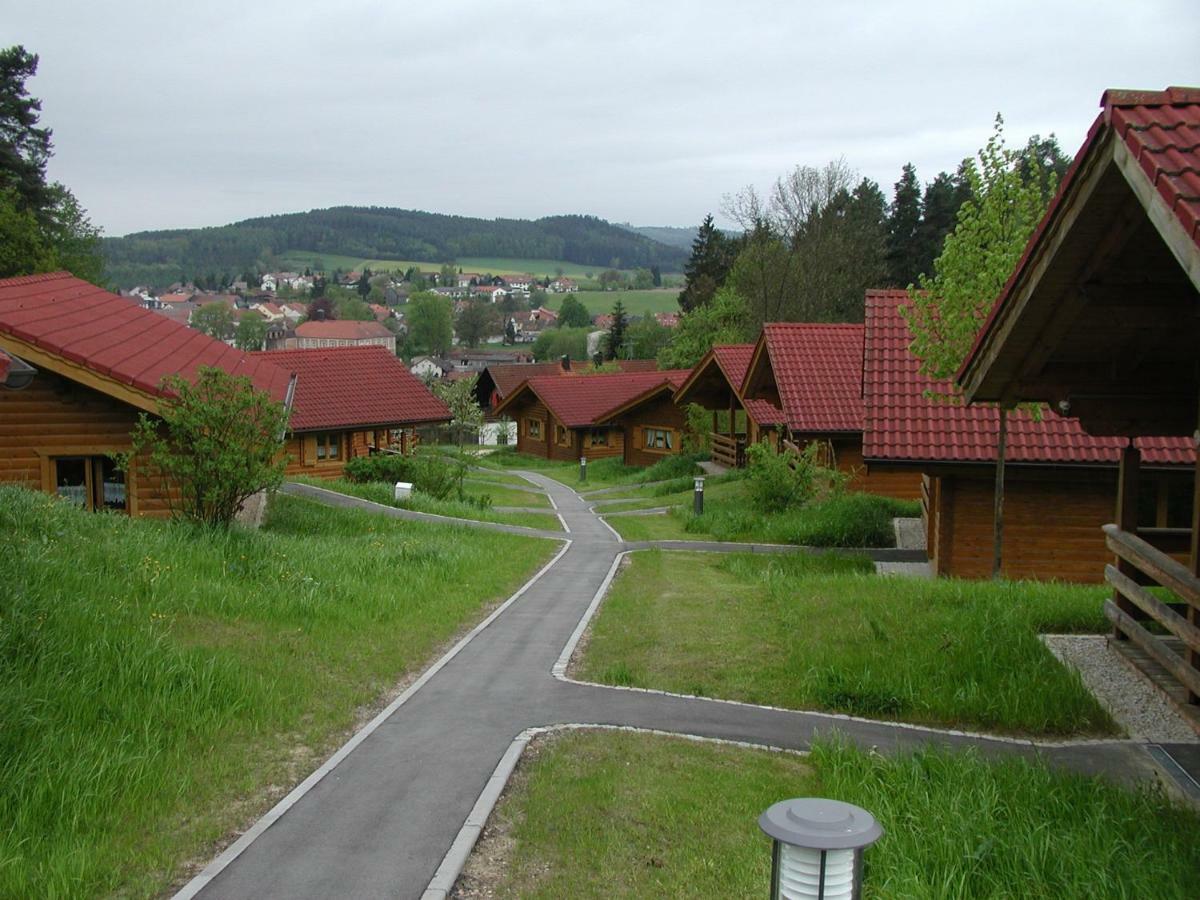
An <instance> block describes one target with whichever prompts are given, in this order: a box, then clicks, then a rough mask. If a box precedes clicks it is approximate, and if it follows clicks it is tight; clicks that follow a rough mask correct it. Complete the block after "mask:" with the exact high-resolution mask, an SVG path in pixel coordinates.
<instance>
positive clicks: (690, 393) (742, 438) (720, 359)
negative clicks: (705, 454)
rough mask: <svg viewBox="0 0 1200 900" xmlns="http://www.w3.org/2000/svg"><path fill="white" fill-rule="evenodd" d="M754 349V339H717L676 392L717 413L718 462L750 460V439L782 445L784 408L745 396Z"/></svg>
mask: <svg viewBox="0 0 1200 900" xmlns="http://www.w3.org/2000/svg"><path fill="white" fill-rule="evenodd" d="M753 355H754V344H718V345H717V346H715V347H713V348H712V349H711V350H709V351H708V352H707V353H706V354H704V357H703V358H702V359H701V360H700V362H698V363H696V366H695V368H693V369H692V371H691V374H689V375H688V377H687V379H686V380H685V381H684V382H683V384H682V385H680V388H679V390H678V392H676V394H675V402H676V403H678V404H679V405H680V406H681V407H683V406H687V405H688V404H691V403H695V404H697V405H699V406H702V407H704V408H705V409H707V410H709V411H710V412H711V413H712V431H711V432H710V433H709V445H710V447H711V448H712V459H713V462H717V463H720V464H721V465H723V466H726V467H728V468H731V469H735V468H737V469H740V468H742V467H743V466H745V465H746V447H747V446H748V445H749V444H755V443H758V442H759V441H762V440H767V441H770V442H771V443H772V444H774V445H775V447H776V449H778V447H779V442H780V439H781V438H782V435H783V430H782V427H781V426H782V424H783V412H782V410H780V409H779V408H778V407H777V406H774V405H773V404H771V403H769V402H768V401H766V400H748V399H745V398H743V397H742V393H741V392H742V384H743V382H745V380H746V370H747V369H749V368H750V359H751V357H752V356H753ZM722 420H723V421H724V425H722Z"/></svg>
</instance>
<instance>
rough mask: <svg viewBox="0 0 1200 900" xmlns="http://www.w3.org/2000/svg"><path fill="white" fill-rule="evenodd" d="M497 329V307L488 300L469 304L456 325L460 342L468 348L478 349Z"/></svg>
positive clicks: (459, 316)
mask: <svg viewBox="0 0 1200 900" xmlns="http://www.w3.org/2000/svg"><path fill="white" fill-rule="evenodd" d="M495 327H496V307H495V306H494V305H493V304H492V303H491V302H489V301H487V300H471V301H470V302H468V303H467V305H466V306H464V307H463V309H462V312H460V313H459V314H458V319H457V320H456V321H455V323H454V330H455V331H456V332H457V333H458V342H459V343H460V344H466V345H467V346H468V347H478V346H479V345H480V344H481V343H482V342H483V340H484V339H485V338H486V337H487V336H488V335H489V334H490V333H492V332H493V331H494V330H495Z"/></svg>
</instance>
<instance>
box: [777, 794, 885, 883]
mask: <svg viewBox="0 0 1200 900" xmlns="http://www.w3.org/2000/svg"><path fill="white" fill-rule="evenodd" d="M758 827H759V828H761V829H762V830H763V831H764V832H765V833H766V834H767V836H768V837H770V838H771V840H772V842H773V843H772V847H771V898H772V900H800V898H805V900H808V898H813V900H858V898H860V897H862V868H863V866H862V857H863V850H865V849H866V848H867V847H869V846H871V844H873V843H875V842H876V841H877V840H879V838H881V837H882V836H883V828H882V827H880V825H879V823H878V822H876V821H875V817H874V816H872V815H871V814H870V813H869V812H867V811H866V810H865V809H861V808H860V807H857V806H854V805H853V804H850V803H842V802H841V801H840V800H822V799H820V798H817V797H803V798H799V799H795V800H783V801H781V802H779V803H776V804H774V805H773V806H772V807H771V808H770V809H768V810H767V811H766V812H764V813H763V814H762V815H761V816H759V819H758Z"/></svg>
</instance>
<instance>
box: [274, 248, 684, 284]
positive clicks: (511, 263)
mask: <svg viewBox="0 0 1200 900" xmlns="http://www.w3.org/2000/svg"><path fill="white" fill-rule="evenodd" d="M279 263H280V265H286V266H288V267H289V268H291V269H294V270H296V271H301V272H302V271H304V268H305V267H306V266H307V267H311V268H314V269H315V268H319V267H320V268H323V269H324V270H325V271H326V272H331V271H333V270H334V269H341V270H342V271H344V272H350V271H361V269H362V267H363V266H367V267H368V268H370V269H371V271H373V272H388V271H396V270H400V271H403V270H405V269H408V268H410V267H411V266H416V267H417V268H419V269H423V270H424V271H426V272H436V271H438V270H439V269H440V268H441V267H442V263H441V262H433V261H430V260H412V259H364V258H363V257H361V256H340V255H338V254H336V253H318V252H316V251H313V250H288V251H287V252H286V253H283V254H280V256H279ZM454 265H455V266H457V267H458V268H460V269H462V270H463V271H464V272H478V273H480V274H486V273H488V272H490V273H491V274H493V275H540V276H549V277H551V278H553V277H555V276H556V275H557V274H558V272H559V270H560V269H561V270H562V273H563V274H564V275H566V276H567V277H568V278H575V279H580V278H585V277H587V274H588V273H589V272H591V273H592V274H593V275H599V274H600V273H601V272H603V271H604V268H605V267H604V266H582V265H580V264H579V263H572V262H565V261H562V260H555V259H505V258H503V257H495V256H490V257H489V256H464V257H462V258H461V259H456V260H454ZM626 271H627V270H626ZM628 293H648V292H646V291H630V292H628ZM676 293H678V292H676Z"/></svg>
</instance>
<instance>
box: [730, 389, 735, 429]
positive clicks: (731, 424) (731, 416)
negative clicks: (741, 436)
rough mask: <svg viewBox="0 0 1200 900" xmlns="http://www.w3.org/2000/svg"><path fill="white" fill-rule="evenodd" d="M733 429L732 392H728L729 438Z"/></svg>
mask: <svg viewBox="0 0 1200 900" xmlns="http://www.w3.org/2000/svg"><path fill="white" fill-rule="evenodd" d="M734 434H735V429H734V427H733V391H730V392H729V436H730V437H733V436H734Z"/></svg>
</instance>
